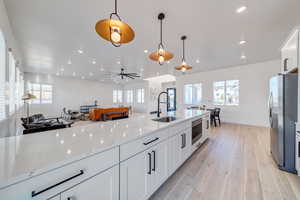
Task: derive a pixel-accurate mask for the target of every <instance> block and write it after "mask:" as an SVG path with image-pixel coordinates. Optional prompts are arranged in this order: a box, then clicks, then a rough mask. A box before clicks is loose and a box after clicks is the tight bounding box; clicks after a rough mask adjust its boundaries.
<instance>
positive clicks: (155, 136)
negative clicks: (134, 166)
mask: <svg viewBox="0 0 300 200" xmlns="http://www.w3.org/2000/svg"><path fill="white" fill-rule="evenodd" d="M168 137H169V131H168V129H163V130H159V131H156V132H154V133H152V134H150V135H149V136H146V137H143V138H141V139H138V140H135V141H132V142H129V143H127V144H123V145H121V146H120V160H121V161H123V160H126V159H128V158H130V157H131V156H133V155H135V154H137V153H139V152H142V151H144V150H146V149H148V148H149V147H152V146H153V145H156V144H158V143H159V142H161V141H163V140H165V139H166V138H168Z"/></svg>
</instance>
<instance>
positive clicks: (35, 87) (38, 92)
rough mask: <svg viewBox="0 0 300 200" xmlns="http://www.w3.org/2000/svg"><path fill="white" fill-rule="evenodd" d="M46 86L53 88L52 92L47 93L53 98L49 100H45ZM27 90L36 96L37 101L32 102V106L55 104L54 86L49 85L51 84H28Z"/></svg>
mask: <svg viewBox="0 0 300 200" xmlns="http://www.w3.org/2000/svg"><path fill="white" fill-rule="evenodd" d="M45 86H48V87H49V86H50V87H51V90H48V91H46V92H50V94H51V95H50V96H51V98H49V99H48V101H47V99H43V92H44V91H43V87H45ZM27 90H28V91H29V92H30V93H31V94H33V95H35V96H36V99H32V100H31V101H30V104H43V105H45V104H53V85H51V84H49V83H45V84H44V83H31V82H28V83H27Z"/></svg>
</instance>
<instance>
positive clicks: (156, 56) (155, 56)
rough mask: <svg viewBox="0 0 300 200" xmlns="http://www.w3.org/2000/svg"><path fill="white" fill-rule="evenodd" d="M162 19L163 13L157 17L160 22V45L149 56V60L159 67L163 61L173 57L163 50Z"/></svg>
mask: <svg viewBox="0 0 300 200" xmlns="http://www.w3.org/2000/svg"><path fill="white" fill-rule="evenodd" d="M164 18H165V14H164V13H160V14H159V15H158V20H160V43H159V44H158V50H157V51H155V52H153V53H151V54H150V55H149V58H150V59H151V60H154V61H158V63H159V64H160V65H163V64H164V62H165V61H168V60H171V59H172V58H173V57H174V55H173V54H172V53H170V52H168V51H166V50H165V47H164V45H163V42H162V21H163V19H164Z"/></svg>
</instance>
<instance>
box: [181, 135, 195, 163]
mask: <svg viewBox="0 0 300 200" xmlns="http://www.w3.org/2000/svg"><path fill="white" fill-rule="evenodd" d="M180 140H181V144H180V152H181V156H180V157H181V158H180V159H181V162H180V163H181V164H182V163H183V162H184V161H186V159H188V157H189V156H190V155H191V147H192V131H191V130H190V129H186V130H185V131H183V132H182V133H181V134H180Z"/></svg>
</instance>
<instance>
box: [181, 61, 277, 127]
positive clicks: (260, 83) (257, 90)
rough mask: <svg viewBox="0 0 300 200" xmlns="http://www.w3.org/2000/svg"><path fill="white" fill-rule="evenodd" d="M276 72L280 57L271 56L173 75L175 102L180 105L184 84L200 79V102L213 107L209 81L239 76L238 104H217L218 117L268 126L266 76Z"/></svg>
mask: <svg viewBox="0 0 300 200" xmlns="http://www.w3.org/2000/svg"><path fill="white" fill-rule="evenodd" d="M278 72H280V60H274V61H268V62H263V63H257V64H251V65H242V66H237V67H232V68H227V69H222V70H216V71H209V72H201V73H195V74H191V75H183V76H180V77H177V82H176V87H177V102H178V106H179V107H184V105H183V99H184V96H183V95H184V94H183V88H184V84H188V83H202V97H203V104H206V105H208V106H209V107H214V105H212V102H213V82H214V81H222V80H239V81H240V98H239V101H240V102H239V106H218V107H221V120H223V121H225V122H230V123H239V124H248V125H255V126H269V119H268V95H269V79H270V78H271V77H272V76H274V75H276V74H277V73H278Z"/></svg>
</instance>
